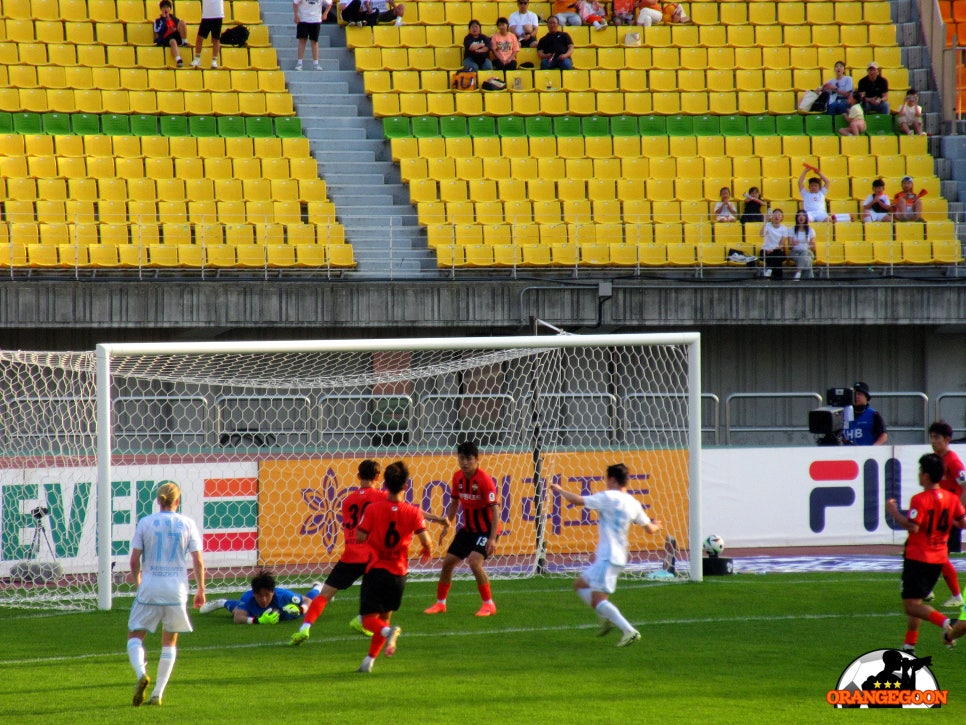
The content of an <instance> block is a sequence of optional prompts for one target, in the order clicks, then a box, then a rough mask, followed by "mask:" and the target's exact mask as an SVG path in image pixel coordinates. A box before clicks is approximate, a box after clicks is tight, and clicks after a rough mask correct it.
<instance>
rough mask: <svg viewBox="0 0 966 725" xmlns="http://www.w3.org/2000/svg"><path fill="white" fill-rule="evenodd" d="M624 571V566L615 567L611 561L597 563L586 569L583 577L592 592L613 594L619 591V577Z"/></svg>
mask: <svg viewBox="0 0 966 725" xmlns="http://www.w3.org/2000/svg"><path fill="white" fill-rule="evenodd" d="M622 571H624V567H622V566H614V565H613V564H611V563H610V562H609V561H595V562H594V563H593V564H591V565H590V566H588V567H587V568H586V569H584V572H583V574H581V576H582V577H583V579H584V581H586V582H587V583H588V584H589V585H590V589H591V591H595V592H604V594H613V593H614V591H615V590H616V589H617V577H619V576H620V574H621V572H622Z"/></svg>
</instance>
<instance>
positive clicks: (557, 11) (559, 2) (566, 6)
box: [547, 0, 582, 25]
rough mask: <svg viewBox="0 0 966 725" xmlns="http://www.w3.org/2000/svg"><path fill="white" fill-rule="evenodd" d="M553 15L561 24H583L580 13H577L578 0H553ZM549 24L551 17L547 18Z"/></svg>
mask: <svg viewBox="0 0 966 725" xmlns="http://www.w3.org/2000/svg"><path fill="white" fill-rule="evenodd" d="M553 16H554V17H555V18H557V21H558V22H559V23H560V24H561V25H581V24H582V21H581V19H580V15H579V14H578V13H577V0H553ZM547 24H548V25H549V24H550V19H549V18H547Z"/></svg>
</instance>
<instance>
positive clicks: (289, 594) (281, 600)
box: [225, 587, 304, 620]
mask: <svg viewBox="0 0 966 725" xmlns="http://www.w3.org/2000/svg"><path fill="white" fill-rule="evenodd" d="M303 599H304V597H303V596H302V595H301V594H296V593H295V592H293V591H292V590H291V589H283V588H282V587H275V594H274V596H273V597H272V601H271V602H269V603H268V606H267V607H260V606H258V602H256V601H255V592H253V591H252V590H251V589H249V590H248V591H247V592H245V593H244V594H242V596H241V599H239V600H236V603H235V606H231V605H232V602H230V601H229V602H227V603H226V605H225V606H226V607H227V608H228V610H229V611H232V612H233V611H235V609H237V608H239V607H240V608H241V609H242V611H245V612H248V616H249V617H254V618H255V619H258V618H259V617H260V616H262V614H264V613H265V612H267V611H268V610H269V609H276V610H278V612H279V614H280V615H281V616H280V617H279V619H282V620H286V619H299V618H300V617H301V616H302V600H303ZM286 604H294V605H296V606H297V607H299V613H298V614H295V615H293V614H289V613H288V612H286V611H285V609H284V607H285V605H286Z"/></svg>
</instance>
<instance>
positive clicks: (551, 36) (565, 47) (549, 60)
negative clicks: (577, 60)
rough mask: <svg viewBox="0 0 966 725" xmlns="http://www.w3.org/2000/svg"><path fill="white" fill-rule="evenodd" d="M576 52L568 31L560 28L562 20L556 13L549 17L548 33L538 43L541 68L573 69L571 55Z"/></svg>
mask: <svg viewBox="0 0 966 725" xmlns="http://www.w3.org/2000/svg"><path fill="white" fill-rule="evenodd" d="M573 54H574V41H573V40H571V38H570V36H569V35H567V33H564V32H562V31H561V30H560V21H559V20H557V16H556V15H551V16H550V17H549V18H547V34H546V35H544V36H543V37H542V38H540V42H539V43H537V55H538V56H540V68H542V69H543V70H551V69H553V68H559V69H560V70H571V69H572V68H573V67H574V62H573V61H572V60H571V59H570V56H572V55H573Z"/></svg>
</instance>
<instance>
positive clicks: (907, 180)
mask: <svg viewBox="0 0 966 725" xmlns="http://www.w3.org/2000/svg"><path fill="white" fill-rule="evenodd" d="M912 187H913V181H912V177H911V176H903V177H902V191H900V192H899V193H898V194H896V198H895V207H896V209H895V220H896V221H897V222H921V221H922V197H921V196H919V194H917V193H916V192H915V191H913V188H912Z"/></svg>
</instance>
